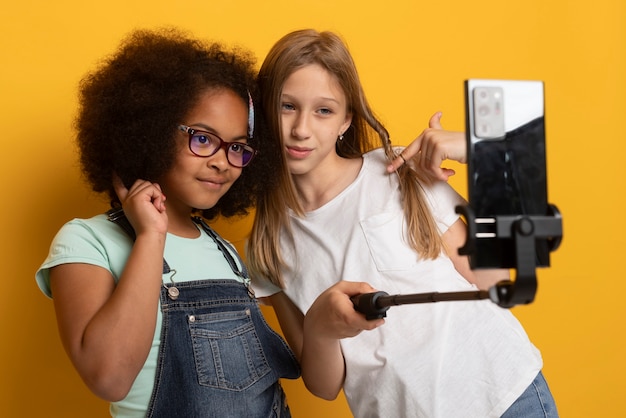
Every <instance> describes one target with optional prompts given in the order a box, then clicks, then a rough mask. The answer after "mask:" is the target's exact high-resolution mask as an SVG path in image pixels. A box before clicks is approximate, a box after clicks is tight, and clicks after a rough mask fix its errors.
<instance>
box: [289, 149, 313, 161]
mask: <svg viewBox="0 0 626 418" xmlns="http://www.w3.org/2000/svg"><path fill="white" fill-rule="evenodd" d="M311 152H313V150H312V149H311V148H302V147H287V155H289V156H290V157H293V158H296V159H303V158H306V157H308V156H309V155H310V154H311Z"/></svg>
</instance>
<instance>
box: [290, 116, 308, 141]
mask: <svg viewBox="0 0 626 418" xmlns="http://www.w3.org/2000/svg"><path fill="white" fill-rule="evenodd" d="M309 122H310V121H309V120H308V118H307V117H306V115H305V114H303V113H300V114H299V115H298V116H297V117H296V118H295V120H294V121H293V126H292V128H291V135H292V136H293V137H294V138H297V139H306V138H308V137H310V136H311V129H310V126H309Z"/></svg>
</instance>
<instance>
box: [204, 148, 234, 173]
mask: <svg viewBox="0 0 626 418" xmlns="http://www.w3.org/2000/svg"><path fill="white" fill-rule="evenodd" d="M227 152H228V151H227V150H226V148H225V147H220V149H218V150H217V152H216V153H215V154H213V155H211V156H210V157H208V158H207V159H206V160H207V162H206V163H207V165H208V166H209V167H213V168H215V169H217V170H218V171H224V170H227V169H228V167H229V166H230V164H229V163H228V158H227V157H226V153H227Z"/></svg>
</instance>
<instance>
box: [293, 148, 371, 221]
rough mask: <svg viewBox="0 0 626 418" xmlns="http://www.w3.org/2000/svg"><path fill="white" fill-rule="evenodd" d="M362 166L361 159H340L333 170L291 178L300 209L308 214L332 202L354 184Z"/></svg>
mask: <svg viewBox="0 0 626 418" xmlns="http://www.w3.org/2000/svg"><path fill="white" fill-rule="evenodd" d="M362 164H363V159H362V158H352V159H341V160H340V163H339V164H335V165H334V166H333V169H330V170H329V169H325V170H319V171H316V172H311V173H307V174H305V175H298V176H293V181H294V184H295V187H296V192H297V194H298V200H299V202H300V204H301V205H302V209H304V211H305V212H310V211H312V210H315V209H318V208H320V207H322V206H324V205H325V204H326V203H328V202H330V201H331V200H333V199H334V198H335V197H337V196H338V195H339V194H340V193H341V192H342V191H344V190H345V189H346V187H348V186H349V185H350V184H352V183H353V182H354V180H355V179H356V178H357V176H358V175H359V171H360V170H361V166H362Z"/></svg>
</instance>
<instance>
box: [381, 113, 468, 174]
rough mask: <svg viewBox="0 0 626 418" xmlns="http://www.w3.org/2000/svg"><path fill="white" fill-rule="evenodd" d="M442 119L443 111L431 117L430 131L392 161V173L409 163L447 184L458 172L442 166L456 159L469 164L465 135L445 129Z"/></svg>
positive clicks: (390, 169) (390, 170) (389, 169)
mask: <svg viewBox="0 0 626 418" xmlns="http://www.w3.org/2000/svg"><path fill="white" fill-rule="evenodd" d="M441 116H442V114H441V112H437V113H435V114H434V115H433V116H432V117H431V118H430V120H429V122H428V128H427V129H426V130H424V131H423V132H422V133H421V134H420V135H419V136H418V137H417V138H415V139H414V140H413V142H411V143H410V144H409V145H408V146H407V147H406V148H405V149H404V150H403V151H402V152H401V153H400V155H398V157H397V158H396V159H394V160H393V161H392V162H391V164H390V165H389V166H388V167H387V171H388V172H390V173H392V172H394V171H395V170H397V169H398V168H400V166H402V164H404V163H405V161H406V162H410V163H411V165H412V167H413V168H415V169H421V170H424V171H425V172H426V173H427V174H428V175H429V176H430V177H433V178H435V179H438V180H444V181H447V180H448V179H449V178H450V176H453V175H454V174H455V171H454V170H452V169H450V168H446V167H442V166H441V163H442V162H443V161H445V160H454V161H458V162H460V163H462V164H465V163H466V162H467V146H466V141H465V134H464V133H463V132H452V131H446V130H444V129H443V127H442V126H441Z"/></svg>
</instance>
